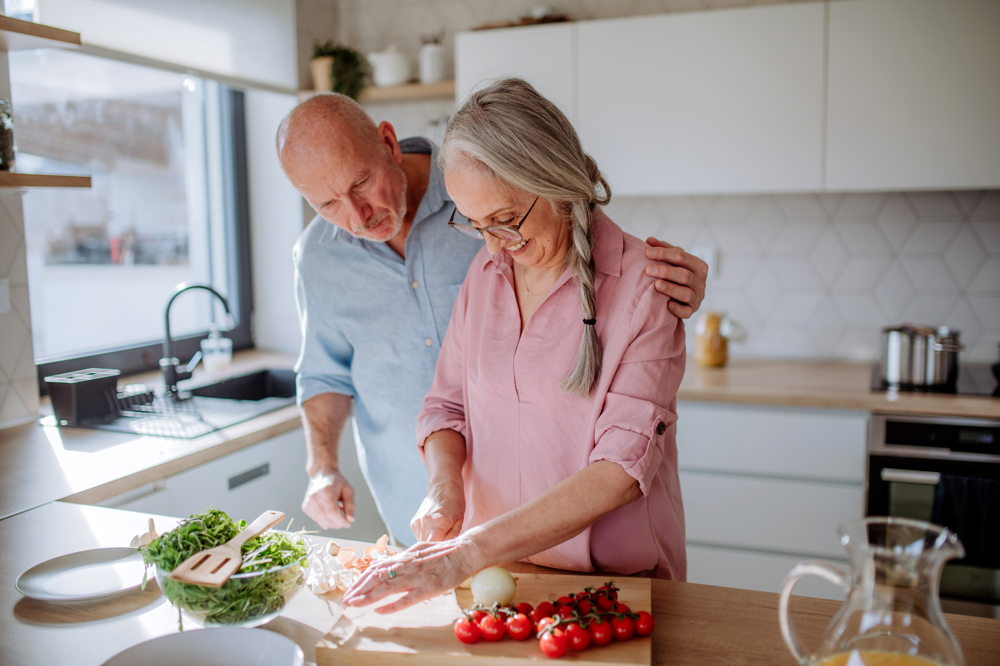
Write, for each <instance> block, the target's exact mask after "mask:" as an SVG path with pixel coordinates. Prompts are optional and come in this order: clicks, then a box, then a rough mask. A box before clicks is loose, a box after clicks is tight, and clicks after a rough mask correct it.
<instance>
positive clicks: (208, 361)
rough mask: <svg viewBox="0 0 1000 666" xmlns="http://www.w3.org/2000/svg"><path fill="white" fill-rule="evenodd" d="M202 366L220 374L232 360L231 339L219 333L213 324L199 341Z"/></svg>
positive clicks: (215, 373)
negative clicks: (205, 335) (206, 334)
mask: <svg viewBox="0 0 1000 666" xmlns="http://www.w3.org/2000/svg"><path fill="white" fill-rule="evenodd" d="M201 353H202V364H203V365H202V367H204V368H205V371H206V372H208V373H210V374H213V375H220V374H223V373H224V372H226V370H228V369H229V363H230V361H232V360H233V341H232V340H230V339H229V338H227V337H224V336H223V335H222V334H221V333H219V329H218V327H217V326H216V325H215V324H211V326H210V327H209V332H208V337H207V338H205V339H204V340H202V341H201Z"/></svg>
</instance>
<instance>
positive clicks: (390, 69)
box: [368, 45, 410, 88]
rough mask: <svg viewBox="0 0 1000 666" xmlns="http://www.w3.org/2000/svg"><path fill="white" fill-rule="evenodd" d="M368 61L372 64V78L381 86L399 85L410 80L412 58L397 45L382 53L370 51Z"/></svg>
mask: <svg viewBox="0 0 1000 666" xmlns="http://www.w3.org/2000/svg"><path fill="white" fill-rule="evenodd" d="M368 62H370V63H371V64H372V80H373V81H374V82H375V85H376V86H379V87H380V88H381V87H386V86H398V85H401V84H403V83H406V82H407V81H409V80H410V59H409V58H408V57H406V54H405V53H400V51H399V50H398V49H397V48H396V46H395V45H390V46H389V48H387V49H386V50H385V51H382V52H381V53H369V54H368Z"/></svg>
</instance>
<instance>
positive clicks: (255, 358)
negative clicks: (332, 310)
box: [0, 350, 301, 519]
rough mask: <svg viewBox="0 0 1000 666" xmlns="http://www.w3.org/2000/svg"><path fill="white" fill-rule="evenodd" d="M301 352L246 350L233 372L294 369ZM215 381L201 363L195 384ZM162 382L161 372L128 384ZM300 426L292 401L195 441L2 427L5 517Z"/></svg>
mask: <svg viewBox="0 0 1000 666" xmlns="http://www.w3.org/2000/svg"><path fill="white" fill-rule="evenodd" d="M294 363H295V357H294V356H293V355H289V354H277V353H273V352H265V351H257V350H252V351H247V352H242V353H239V354H237V355H236V356H235V358H234V359H233V364H232V366H231V368H230V372H229V374H230V376H236V375H240V374H244V373H247V372H252V371H254V370H260V369H262V368H291V367H292V366H293V365H294ZM206 379H211V378H210V377H209V376H207V375H205V374H203V372H202V371H200V369H199V370H198V371H196V372H195V376H194V377H193V378H192V380H191V381H192V382H201V381H202V380H206ZM124 382H127V383H145V384H147V385H149V386H155V385H156V384H157V382H159V385H160V386H162V381H161V380H160V377H159V374H158V373H155V374H151V375H140V376H137V377H129V378H126V379H125V380H123V383H124ZM300 426H301V419H300V416H299V410H298V407H296V406H294V405H292V406H289V407H285V408H283V409H280V410H277V411H274V412H270V413H268V414H264V415H262V416H259V417H256V418H254V419H251V420H249V421H244V422H243V423H238V424H236V425H234V426H231V427H229V428H225V429H223V430H218V431H216V432H213V433H209V434H207V435H204V436H202V437H198V438H196V439H175V438H170V437H149V436H143V435H133V434H129V433H121V432H110V431H107V430H87V429H84V428H57V427H55V426H42V425H40V424H38V423H29V424H27V425H22V426H17V427H14V428H6V429H2V430H0V519H2V518H5V517H7V516H11V515H13V514H16V513H19V512H21V511H26V510H28V509H31V508H34V507H37V506H41V505H42V504H46V503H48V502H52V501H54V500H58V499H68V500H70V501H73V502H79V503H85V504H88V503H95V502H100V501H103V500H105V499H108V498H110V497H114V496H115V495H118V494H120V493H123V492H125V491H127V490H131V489H133V488H137V487H139V486H142V485H144V484H147V483H152V482H153V481H156V480H158V479H163V478H166V477H168V476H171V475H173V474H177V473H178V472H182V471H184V470H186V469H190V468H192V467H196V466H197V465H201V464H203V463H206V462H208V461H210V460H214V459H215V458H219V457H221V456H224V455H227V454H229V453H232V452H233V451H237V450H239V449H241V448H245V447H247V446H250V445H252V444H256V443H258V442H262V441H264V440H266V439H269V438H271V437H275V436H277V435H280V434H282V433H284V432H288V431H290V430H294V429H295V428H298V427H300Z"/></svg>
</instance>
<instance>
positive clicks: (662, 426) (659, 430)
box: [656, 421, 667, 435]
mask: <svg viewBox="0 0 1000 666" xmlns="http://www.w3.org/2000/svg"><path fill="white" fill-rule="evenodd" d="M666 431H667V424H666V423H664V422H663V421H660V422H659V423H657V424H656V434H657V435H662V434H663V433H665V432H666Z"/></svg>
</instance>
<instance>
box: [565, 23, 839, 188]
mask: <svg viewBox="0 0 1000 666" xmlns="http://www.w3.org/2000/svg"><path fill="white" fill-rule="evenodd" d="M823 22H824V15H823V3H805V4H800V5H784V6H774V7H753V8H749V9H733V10H720V11H711V12H690V13H678V14H668V15H661V16H643V17H638V18H627V19H615V20H608V21H593V22H585V23H581V24H580V25H579V27H578V33H579V34H578V53H579V65H578V68H579V69H578V71H579V107H578V108H579V119H580V120H579V128H580V133H581V138H582V140H583V146H584V148H585V149H586V150H587V151H588V152H589V153H590V154H591V155H593V156H594V158H595V159H596V160H597V163H598V165H599V166H600V168H601V170H602V171H603V172H604V173H605V174H606V175H607V177H608V179H609V181H610V184H611V189H612V191H613V192H614V193H615V194H627V195H656V194H680V193H714V192H728V193H734V192H776V191H777V192H792V191H816V190H819V189H820V187H821V185H822V178H821V173H820V169H821V165H822V153H821V148H822V145H821V144H822V120H823V31H824V24H823Z"/></svg>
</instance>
